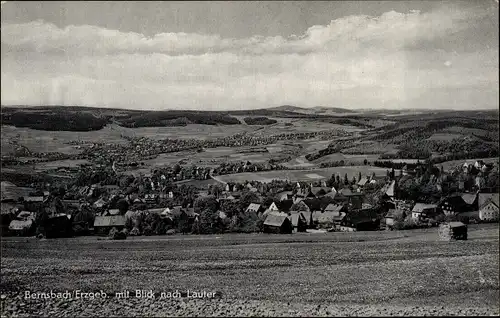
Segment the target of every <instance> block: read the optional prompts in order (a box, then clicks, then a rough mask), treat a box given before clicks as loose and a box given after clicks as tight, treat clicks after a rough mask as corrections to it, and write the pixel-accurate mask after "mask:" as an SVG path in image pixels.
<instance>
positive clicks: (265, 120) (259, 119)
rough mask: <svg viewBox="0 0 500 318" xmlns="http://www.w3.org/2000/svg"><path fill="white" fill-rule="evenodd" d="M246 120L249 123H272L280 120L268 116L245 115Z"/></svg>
mask: <svg viewBox="0 0 500 318" xmlns="http://www.w3.org/2000/svg"><path fill="white" fill-rule="evenodd" d="M244 120H245V123H247V125H272V124H276V123H277V122H278V121H277V120H276V119H270V118H267V117H245V118H244Z"/></svg>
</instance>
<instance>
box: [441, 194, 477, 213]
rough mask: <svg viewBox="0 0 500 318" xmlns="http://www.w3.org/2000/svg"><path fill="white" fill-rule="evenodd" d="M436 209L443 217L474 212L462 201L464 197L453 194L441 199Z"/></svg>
mask: <svg viewBox="0 0 500 318" xmlns="http://www.w3.org/2000/svg"><path fill="white" fill-rule="evenodd" d="M466 199H469V197H466ZM438 207H439V208H440V209H441V210H442V211H443V213H444V214H445V215H455V214H457V213H462V212H467V211H473V210H474V209H473V208H471V207H470V205H468V204H467V203H466V202H465V201H464V196H463V195H462V194H454V195H451V196H449V197H447V198H444V199H442V200H441V201H440V202H439V203H438Z"/></svg>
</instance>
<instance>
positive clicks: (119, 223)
mask: <svg viewBox="0 0 500 318" xmlns="http://www.w3.org/2000/svg"><path fill="white" fill-rule="evenodd" d="M125 221H126V220H125V215H107V216H96V217H95V220H94V230H95V231H96V232H98V233H101V234H107V233H108V232H109V231H110V230H111V229H112V228H116V229H117V230H121V229H123V228H124V227H125Z"/></svg>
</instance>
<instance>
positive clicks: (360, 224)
mask: <svg viewBox="0 0 500 318" xmlns="http://www.w3.org/2000/svg"><path fill="white" fill-rule="evenodd" d="M341 226H344V227H348V228H352V229H355V230H357V231H373V230H377V229H378V228H379V226H380V222H379V220H378V219H377V217H376V215H375V213H374V211H373V210H372V209H362V210H355V211H349V212H348V213H347V214H346V216H345V217H344V219H343V220H342V222H341Z"/></svg>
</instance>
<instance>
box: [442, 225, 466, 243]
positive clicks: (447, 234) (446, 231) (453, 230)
mask: <svg viewBox="0 0 500 318" xmlns="http://www.w3.org/2000/svg"><path fill="white" fill-rule="evenodd" d="M438 233H439V238H440V239H441V240H442V241H451V240H467V226H466V225H465V224H463V223H462V222H449V223H442V224H441V225H439V230H438Z"/></svg>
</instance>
